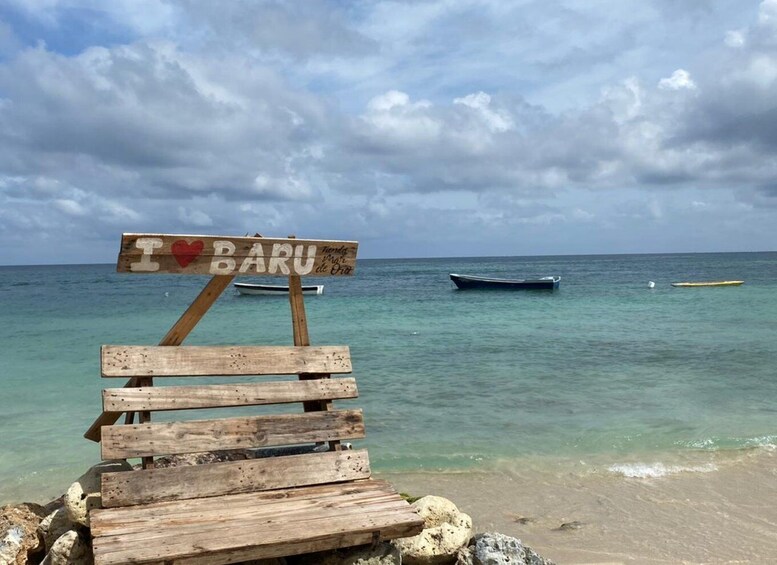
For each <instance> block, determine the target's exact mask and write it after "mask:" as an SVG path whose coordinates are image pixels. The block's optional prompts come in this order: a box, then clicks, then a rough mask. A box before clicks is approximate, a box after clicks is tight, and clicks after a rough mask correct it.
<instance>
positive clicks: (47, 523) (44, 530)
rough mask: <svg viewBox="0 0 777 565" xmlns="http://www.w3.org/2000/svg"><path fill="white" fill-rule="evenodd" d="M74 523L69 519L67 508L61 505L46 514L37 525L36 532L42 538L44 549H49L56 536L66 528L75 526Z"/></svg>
mask: <svg viewBox="0 0 777 565" xmlns="http://www.w3.org/2000/svg"><path fill="white" fill-rule="evenodd" d="M75 526H76V524H75V522H73V521H72V520H71V519H70V516H68V514H67V510H65V507H64V506H62V507H60V508H57V509H56V510H54V512H52V513H51V514H49V515H48V516H46V517H45V518H44V519H43V520H42V521H41V523H40V526H38V533H39V534H40V535H41V537H42V538H43V543H44V545H45V546H46V550H47V551H49V550H50V549H51V546H53V545H54V542H55V541H57V538H59V536H61V535H62V534H64V533H65V532H66V531H68V530H72V529H73V528H75Z"/></svg>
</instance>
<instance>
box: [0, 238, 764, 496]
mask: <svg viewBox="0 0 777 565" xmlns="http://www.w3.org/2000/svg"><path fill="white" fill-rule="evenodd" d="M449 273H459V274H476V275H487V276H495V277H504V278H532V277H541V276H550V275H557V276H560V277H561V284H560V288H559V289H558V290H557V291H555V292H547V291H545V292H543V291H538V292H536V291H534V292H533V291H520V292H510V291H507V292H505V291H459V290H455V288H454V287H453V285H452V283H451V281H450V279H449V276H448V275H449ZM733 279H736V280H744V281H745V283H744V285H742V286H739V287H717V288H715V287H713V288H674V287H672V286H671V285H670V283H671V282H675V281H707V280H733ZM650 281H653V282H654V283H655V286H654V287H653V288H649V282H650ZM206 282H207V278H205V277H199V276H174V275H132V274H117V273H116V272H115V266H114V265H56V266H10V267H0V503H8V502H16V501H22V500H34V501H45V500H47V499H50V498H53V497H55V496H58V495H59V494H61V493H62V492H63V491H64V490H65V489H66V488H67V486H68V485H69V484H70V482H72V480H73V479H74V478H75V477H77V476H78V475H80V474H81V473H82V472H83V471H84V470H85V469H86V468H87V467H88V466H89V465H91V464H93V463H95V462H97V461H99V459H100V453H99V446H98V445H97V444H95V443H93V442H91V441H88V440H86V439H84V438H83V433H84V432H85V431H86V429H87V428H88V427H89V425H90V424H91V423H92V421H93V420H94V419H95V418H96V417H97V416H98V414H99V413H100V406H101V404H100V398H101V397H100V391H101V389H102V388H103V387H105V386H121V385H122V384H123V381H122V382H119V381H117V380H113V379H111V380H109V379H101V378H100V373H99V348H100V346H101V345H102V344H139V345H141V344H143V345H154V344H156V343H158V342H159V340H160V339H161V338H162V337H163V336H164V335H165V333H166V332H167V330H168V329H169V328H170V327H171V326H172V325H173V324H174V323H175V322H176V320H177V319H178V317H179V316H180V314H181V313H182V312H183V311H184V310H185V309H186V307H187V306H188V305H189V304H190V303H191V302H192V300H193V299H194V298H195V297H196V296H197V294H198V292H199V291H200V290H201V288H202V287H203V286H204V285H205V284H206ZM264 282H271V280H269V279H264ZM275 282H276V283H281V284H282V283H283V281H282V279H275ZM306 282H311V283H313V282H315V283H318V284H324V285H325V288H324V294H323V295H321V296H309V297H306V309H307V316H308V323H309V329H310V336H311V342H312V344H314V345H340V344H347V345H349V346H350V348H351V354H352V359H353V367H354V371H353V373H354V376H355V377H356V380H357V383H358V386H359V395H360V396H359V398H358V399H357V400H350V401H338V402H337V403H336V404H337V406H339V407H343V408H354V407H358V408H361V409H363V410H364V414H365V420H366V427H367V439H366V440H364V441H360V442H354V443H355V444H356V446H360V445H366V446H367V447H368V448H369V452H370V458H371V462H372V467H373V469H374V470H375V471H376V472H378V473H386V474H392V473H393V474H402V473H419V472H420V473H424V472H434V473H437V472H441V473H464V474H466V473H482V472H487V471H489V470H499V471H500V472H501V471H504V470H505V469H515V470H516V472H520V471H521V469H527V468H536V469H541V468H552V469H555V470H556V471H558V470H561V472H562V473H566V472H568V473H578V472H580V469H581V468H596V469H597V470H598V472H601V473H603V474H605V475H608V474H609V475H612V476H614V477H615V476H617V477H625V478H630V477H631V478H634V477H636V478H654V477H661V476H664V475H670V474H673V473H681V472H688V473H714V472H716V470H717V468H718V465H719V461H720V454H727V453H731V454H742V453H753V452H759V451H763V452H768V451H770V450H773V449H774V447H775V445H777V323H776V322H777V253H774V252H764V253H709V254H661V255H590V256H544V257H482V258H435V259H386V260H383V259H381V260H377V259H375V260H361V261H359V262H358V264H357V269H356V272H355V275H354V276H352V277H332V278H323V279H312V278H311V279H306ZM185 343H186V344H191V345H205V344H218V345H221V344H238V345H240V344H245V345H248V344H259V345H284V344H291V343H292V328H291V321H290V313H289V304H288V300H286V299H284V298H283V297H260V296H253V297H251V296H242V295H239V294H238V293H237V292H236V291H234V289H232V288H230V289H228V290H227V291H226V292H225V293H224V294H223V296H222V297H221V298H220V299H219V300H218V301H217V303H216V304H215V305H214V306H213V308H212V309H211V310H210V311H209V312H208V314H207V315H206V316H205V317H204V319H203V320H202V321H201V322H200V324H199V325H198V326H197V328H196V329H195V330H194V332H193V333H192V334H191V335H190V337H189V338H188V339H187V340H186V342H185ZM252 410H253V409H252ZM155 417H156V416H155Z"/></svg>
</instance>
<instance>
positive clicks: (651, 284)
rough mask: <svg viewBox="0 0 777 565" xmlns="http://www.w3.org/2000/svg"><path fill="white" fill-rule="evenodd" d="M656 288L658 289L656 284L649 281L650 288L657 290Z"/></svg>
mask: <svg viewBox="0 0 777 565" xmlns="http://www.w3.org/2000/svg"><path fill="white" fill-rule="evenodd" d="M655 287H656V283H654V282H653V281H648V288H655Z"/></svg>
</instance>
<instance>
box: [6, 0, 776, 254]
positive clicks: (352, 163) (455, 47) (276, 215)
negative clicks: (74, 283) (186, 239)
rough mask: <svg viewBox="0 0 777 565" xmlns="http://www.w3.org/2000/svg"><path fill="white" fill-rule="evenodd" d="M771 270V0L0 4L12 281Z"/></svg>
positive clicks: (82, 0) (50, 0) (54, 0)
mask: <svg viewBox="0 0 777 565" xmlns="http://www.w3.org/2000/svg"><path fill="white" fill-rule="evenodd" d="M121 232H169V233H194V234H201V233H205V234H235V235H243V234H245V233H254V232H260V233H262V234H264V235H268V236H271V235H272V236H285V235H288V234H292V233H295V234H297V235H298V236H299V237H306V238H332V239H356V240H359V241H360V243H361V249H360V256H362V257H425V256H472V255H538V254H578V253H629V252H684V251H740V250H741V251H747V250H775V249H777V0H763V1H760V2H759V1H751V0H683V1H678V0H597V1H591V0H560V1H557V2H548V1H546V0H515V1H513V2H506V1H502V0H493V1H490V0H440V1H437V0H431V1H412V2H411V1H407V2H404V1H391V2H389V1H372V2H370V1H360V2H345V1H338V2H335V1H332V2H326V1H317V2H308V1H304V2H303V1H298V2H275V1H247V0H246V1H232V2H229V3H217V2H210V1H206V0H202V1H196V0H112V1H111V2H104V1H103V0H0V264H30V263H69V262H110V261H112V260H114V259H115V256H116V253H117V250H118V243H119V236H120V233H121Z"/></svg>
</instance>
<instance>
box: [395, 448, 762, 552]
mask: <svg viewBox="0 0 777 565" xmlns="http://www.w3.org/2000/svg"><path fill="white" fill-rule="evenodd" d="M776 463H777V452H774V451H769V450H764V449H760V450H750V451H739V452H729V453H711V454H700V455H698V456H695V457H694V459H693V460H688V459H687V458H686V459H684V460H683V461H675V462H672V464H671V465H669V464H654V463H650V464H638V463H631V464H627V465H623V466H621V467H616V466H613V465H602V466H597V465H591V464H590V463H589V464H585V463H583V462H575V463H573V464H570V463H569V462H566V463H564V464H562V463H561V462H555V463H553V464H548V463H547V462H545V464H541V465H540V464H537V462H532V463H531V464H523V465H522V464H521V462H512V463H510V464H506V463H505V464H502V465H497V466H495V467H492V468H489V469H483V470H479V471H475V472H471V471H468V472H439V471H429V472H420V473H411V474H407V473H397V474H392V473H390V474H384V475H383V476H385V477H386V478H388V479H389V480H391V481H392V482H393V483H394V484H395V485H396V486H397V488H398V489H400V490H401V491H403V492H408V493H411V494H414V495H421V494H437V495H440V496H444V497H446V498H450V499H451V500H453V501H454V502H456V504H457V505H458V506H459V508H460V509H462V510H463V511H465V512H467V513H469V514H470V515H471V516H472V518H473V520H474V523H475V528H476V530H478V531H499V532H502V533H504V534H508V535H512V536H515V537H518V538H520V539H521V540H522V541H523V542H524V543H526V544H528V545H529V546H531V547H533V548H534V549H535V550H536V551H538V552H539V553H540V554H541V555H543V556H544V557H548V558H550V559H553V560H555V561H557V562H558V563H559V564H567V563H588V564H591V563H608V564H610V563H613V564H614V563H646V564H669V563H672V564H675V563H763V564H767V563H777V468H776V467H777V466H776V465H775V464H776ZM624 473H625V474H626V475H630V476H625V475H624ZM564 524H566V525H565V526H563V525H564Z"/></svg>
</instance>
